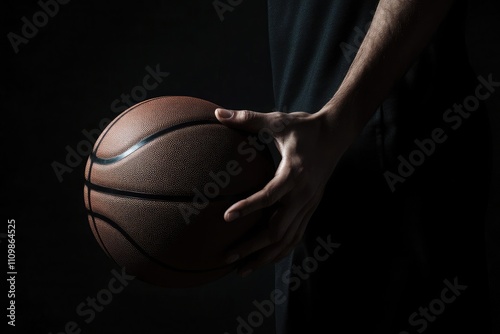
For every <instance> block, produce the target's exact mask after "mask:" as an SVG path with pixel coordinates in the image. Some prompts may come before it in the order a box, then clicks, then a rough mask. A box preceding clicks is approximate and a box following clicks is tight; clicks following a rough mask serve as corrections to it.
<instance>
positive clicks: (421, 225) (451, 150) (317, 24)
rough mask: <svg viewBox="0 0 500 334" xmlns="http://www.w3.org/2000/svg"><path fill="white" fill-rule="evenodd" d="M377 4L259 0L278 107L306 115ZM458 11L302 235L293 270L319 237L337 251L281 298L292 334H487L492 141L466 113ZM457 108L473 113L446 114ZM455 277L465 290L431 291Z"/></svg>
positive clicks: (343, 165) (466, 74) (458, 5)
mask: <svg viewBox="0 0 500 334" xmlns="http://www.w3.org/2000/svg"><path fill="white" fill-rule="evenodd" d="M377 3H378V1H372V0H311V1H285V0H268V10H269V34H270V51H271V63H272V73H273V86H274V95H275V100H276V101H275V103H276V106H277V108H278V110H282V111H287V112H293V111H306V112H309V113H313V112H316V111H318V110H319V109H320V108H321V107H322V106H323V105H324V104H325V103H326V102H328V100H329V99H330V98H331V97H332V96H333V94H334V93H335V91H336V90H337V89H338V87H339V85H340V84H341V82H342V80H343V78H344V76H345V74H346V72H347V70H348V68H349V66H350V64H351V62H352V60H353V59H354V57H355V55H356V52H357V49H358V47H359V45H360V43H361V42H362V40H363V38H364V35H365V33H366V31H367V30H368V28H369V24H370V22H371V19H372V17H373V13H374V11H375V9H376V6H377ZM466 8H467V6H466V2H464V1H457V2H455V5H454V6H453V8H452V10H451V11H450V13H449V15H448V17H447V18H446V19H445V21H444V22H443V23H442V24H441V26H440V28H439V30H438V31H437V32H436V33H435V35H434V37H433V39H432V41H431V42H430V43H429V45H428V46H427V47H426V48H425V50H424V51H423V52H422V54H421V55H420V56H419V57H418V59H417V61H415V63H414V64H413V65H412V66H411V68H410V69H408V72H407V73H406V75H405V76H404V77H403V78H401V80H399V81H398V83H397V84H396V86H395V87H394V89H393V90H392V92H391V94H390V96H389V97H387V99H386V100H385V101H384V103H383V104H382V105H381V106H380V108H378V110H377V111H376V112H375V114H374V115H373V117H372V118H371V119H370V121H369V122H368V124H367V125H366V127H365V129H364V130H363V132H362V134H361V135H360V136H359V138H358V140H357V141H356V142H355V143H354V144H353V145H352V146H351V147H350V149H349V150H348V151H347V152H346V154H345V155H344V156H343V157H342V160H341V162H340V163H339V164H338V166H337V168H336V170H335V172H334V175H333V176H332V179H331V180H330V182H329V184H328V186H327V189H326V191H325V194H324V197H323V201H322V203H321V205H320V206H319V207H318V209H317V211H316V214H315V215H314V216H313V218H312V219H311V222H310V224H309V226H308V229H307V232H306V237H305V243H306V249H308V251H309V253H307V252H306V253H305V254H303V255H302V257H300V256H298V255H296V257H295V259H294V262H295V264H298V265H299V266H300V265H301V264H304V265H306V264H305V262H302V261H303V259H304V258H306V257H307V256H313V255H314V250H315V247H317V246H318V245H317V242H316V241H315V240H317V237H318V236H321V237H323V238H325V237H326V236H331V238H332V240H334V241H335V242H337V243H339V244H340V245H341V247H340V248H339V249H338V250H337V251H336V252H335V253H334V254H333V256H332V258H331V259H329V260H328V262H325V263H320V264H319V266H318V268H317V269H316V268H315V269H314V270H312V273H311V276H310V277H308V278H307V279H306V280H305V281H306V282H305V283H304V284H302V285H301V288H300V289H299V290H298V291H291V292H290V300H291V305H290V309H291V311H290V312H291V313H292V316H291V317H290V321H291V323H292V326H291V328H292V329H296V330H297V332H302V333H303V332H304V330H313V329H315V330H319V329H321V328H323V327H325V326H326V328H328V330H326V328H325V331H328V332H335V329H337V331H336V332H339V333H347V332H349V333H358V332H361V331H368V332H370V333H400V332H401V333H406V332H407V333H416V332H421V331H423V330H425V331H426V333H451V332H453V331H454V330H474V331H475V332H477V333H483V331H482V330H485V331H484V333H486V328H488V321H489V318H488V313H487V303H488V302H487V298H486V296H487V279H486V265H485V259H484V257H485V256H484V235H483V233H484V232H483V227H484V226H483V225H484V216H483V215H484V210H485V207H486V204H485V203H486V195H485V194H486V193H487V181H488V173H489V171H488V169H487V168H486V167H485V166H486V165H487V157H486V152H487V151H488V137H487V136H486V132H487V127H486V123H485V114H484V109H483V108H482V106H481V105H480V104H478V105H476V100H479V99H478V98H477V96H476V87H478V85H480V84H481V83H483V82H482V81H478V79H477V78H476V75H475V74H474V72H473V71H472V68H471V66H470V64H469V60H468V57H467V47H466V43H465V38H464V32H465V29H464V22H465V14H466ZM421 19H422V20H425V19H426V18H425V17H422V18H421ZM485 79H487V78H485ZM483 92H484V88H483ZM467 103H470V104H469V105H468V108H469V109H471V110H472V111H471V112H470V115H471V116H467V117H464V116H460V114H459V113H457V112H455V111H449V110H452V109H453V108H455V105H462V104H467ZM467 110H468V109H467ZM324 145H334V143H324ZM389 172H390V173H389ZM465 244H467V246H466V247H465ZM308 254H309V255H308ZM278 279H279V278H278ZM450 282H451V283H450ZM306 283H307V284H306ZM452 283H456V284H458V285H460V284H461V285H460V286H467V288H466V290H465V291H466V292H465V291H463V296H462V295H461V296H460V297H459V296H457V299H456V300H457V302H456V303H451V302H450V303H447V302H445V301H442V300H441V299H440V298H441V297H440V296H441V295H440V293H441V292H442V291H444V289H447V287H448V285H449V284H452ZM309 285H310V286H309ZM448 289H450V288H448ZM301 291H302V292H301ZM457 293H458V292H457ZM435 300H438V301H435ZM439 300H441V301H439ZM451 304H453V305H451ZM441 306H442V308H440V307H441ZM419 307H424V308H429V307H431V311H429V312H431V313H430V314H429V315H428V316H426V315H425V314H422V313H421V311H420V309H419ZM444 309H446V312H445V314H446V315H444V313H443V312H444V311H443V310H444ZM415 312H417V314H416V315H415V314H414V313H415ZM422 312H424V311H422ZM304 327H305V329H304ZM347 329H349V330H348V331H347ZM405 331H406V332H405Z"/></svg>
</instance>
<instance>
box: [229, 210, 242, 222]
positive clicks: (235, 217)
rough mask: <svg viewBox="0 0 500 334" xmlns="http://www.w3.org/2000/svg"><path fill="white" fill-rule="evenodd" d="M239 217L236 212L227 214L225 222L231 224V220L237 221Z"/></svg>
mask: <svg viewBox="0 0 500 334" xmlns="http://www.w3.org/2000/svg"><path fill="white" fill-rule="evenodd" d="M239 216H240V213H239V212H238V211H231V212H228V213H227V215H226V221H229V222H232V221H233V220H235V219H237V218H238V217H239Z"/></svg>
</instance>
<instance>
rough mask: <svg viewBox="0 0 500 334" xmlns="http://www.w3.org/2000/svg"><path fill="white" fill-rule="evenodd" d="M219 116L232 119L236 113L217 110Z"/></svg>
mask: <svg viewBox="0 0 500 334" xmlns="http://www.w3.org/2000/svg"><path fill="white" fill-rule="evenodd" d="M217 115H219V117H221V118H231V117H232V116H233V115H234V112H233V111H232V110H227V109H220V108H219V109H217Z"/></svg>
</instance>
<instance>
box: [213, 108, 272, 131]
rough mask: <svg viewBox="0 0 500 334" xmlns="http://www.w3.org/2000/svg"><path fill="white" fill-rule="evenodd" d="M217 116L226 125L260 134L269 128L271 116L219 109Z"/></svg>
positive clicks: (248, 111) (249, 111) (246, 111)
mask: <svg viewBox="0 0 500 334" xmlns="http://www.w3.org/2000/svg"><path fill="white" fill-rule="evenodd" d="M215 116H216V117H217V119H218V120H219V122H221V123H222V124H224V125H227V126H229V127H232V128H236V129H239V130H245V131H248V132H254V133H255V132H258V131H259V130H260V129H263V128H266V127H269V123H270V115H269V114H266V113H261V112H256V111H251V110H230V109H224V108H217V109H216V110H215Z"/></svg>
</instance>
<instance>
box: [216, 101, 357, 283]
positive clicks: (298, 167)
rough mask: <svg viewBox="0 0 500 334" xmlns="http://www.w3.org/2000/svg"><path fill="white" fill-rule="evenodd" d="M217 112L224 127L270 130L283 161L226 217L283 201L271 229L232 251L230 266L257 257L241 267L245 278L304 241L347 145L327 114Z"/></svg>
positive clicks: (227, 259) (236, 204)
mask: <svg viewBox="0 0 500 334" xmlns="http://www.w3.org/2000/svg"><path fill="white" fill-rule="evenodd" d="M215 114H216V117H217V119H218V120H219V121H220V122H221V123H223V124H225V125H227V126H230V127H233V128H237V129H240V130H244V131H247V132H251V133H257V132H259V130H261V129H264V128H265V129H267V130H271V131H272V132H273V137H274V139H275V144H276V147H277V149H278V151H279V152H280V154H281V157H282V159H281V162H280V164H279V166H278V168H277V170H276V173H275V175H274V178H273V179H271V180H270V181H269V183H268V184H267V185H266V186H264V188H263V189H262V190H260V191H258V192H256V193H255V194H253V195H251V196H249V197H247V198H245V199H243V200H241V201H239V202H237V203H235V204H233V205H232V206H231V207H230V208H229V209H228V210H227V211H226V212H225V214H224V219H225V220H226V221H227V222H232V221H234V220H236V219H237V218H239V217H242V216H245V215H248V214H249V213H251V212H254V211H256V210H261V209H264V208H267V207H270V206H272V205H273V204H275V203H279V206H277V208H276V210H275V211H274V212H273V213H272V214H271V217H270V219H269V222H268V225H267V227H266V228H264V229H263V230H262V231H259V232H258V233H257V235H256V236H255V237H253V238H251V239H250V240H248V241H245V242H243V243H241V244H240V245H238V246H236V247H235V248H234V249H231V250H229V251H228V254H227V258H226V261H227V263H234V262H235V261H237V260H239V259H245V258H247V257H248V256H249V255H252V256H251V257H250V258H247V259H246V261H243V262H242V263H243V264H242V266H241V267H240V268H239V269H238V272H239V274H240V275H242V276H246V275H248V274H250V273H251V272H252V271H254V270H255V269H257V268H258V267H261V266H264V265H266V264H269V263H274V262H277V261H279V260H280V259H282V258H283V257H285V256H286V255H288V254H289V253H290V252H291V251H292V250H293V248H294V247H295V246H296V245H297V244H298V243H299V242H300V241H301V239H302V237H303V235H304V231H305V229H306V227H307V224H308V222H309V219H310V218H311V216H312V214H313V213H314V211H315V210H316V208H317V206H318V204H319V203H320V201H321V197H322V195H323V192H324V188H325V185H326V183H327V181H328V179H329V178H330V176H331V174H332V173H333V170H334V168H335V166H336V164H337V162H338V160H339V158H340V156H341V155H342V153H343V152H344V151H345V149H346V147H347V145H345V144H344V143H343V142H344V141H345V140H343V141H341V140H338V139H340V138H341V136H339V133H340V132H339V131H335V130H334V128H335V126H333V127H332V126H331V125H330V124H328V123H329V121H327V117H324V114H325V113H316V114H308V113H304V112H293V113H288V114H287V113H282V112H271V113H259V112H255V111H249V110H238V111H236V110H227V109H217V110H216V112H215ZM330 123H331V122H330ZM233 223H234V224H237V223H238V222H237V221H235V222H233Z"/></svg>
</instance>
